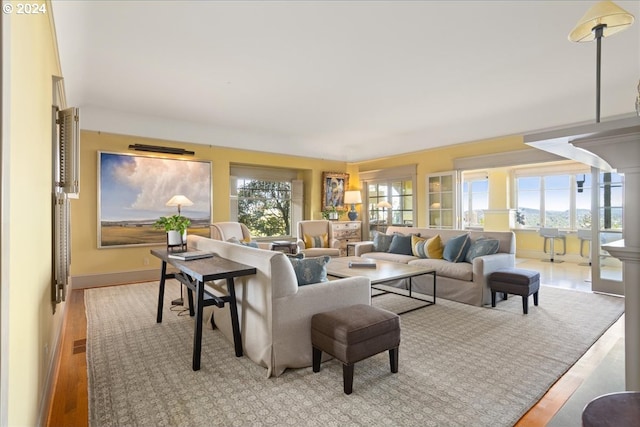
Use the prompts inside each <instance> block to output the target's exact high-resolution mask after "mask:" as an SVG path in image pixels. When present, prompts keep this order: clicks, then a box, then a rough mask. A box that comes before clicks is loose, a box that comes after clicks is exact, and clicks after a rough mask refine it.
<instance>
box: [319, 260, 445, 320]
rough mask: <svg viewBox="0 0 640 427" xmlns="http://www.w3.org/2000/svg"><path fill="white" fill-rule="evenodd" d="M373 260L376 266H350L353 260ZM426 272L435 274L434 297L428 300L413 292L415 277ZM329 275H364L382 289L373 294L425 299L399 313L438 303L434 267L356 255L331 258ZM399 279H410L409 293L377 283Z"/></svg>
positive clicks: (377, 288)
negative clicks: (383, 286) (396, 290)
mask: <svg viewBox="0 0 640 427" xmlns="http://www.w3.org/2000/svg"><path fill="white" fill-rule="evenodd" d="M362 261H373V262H375V264H376V267H375V268H372V267H349V264H350V263H351V262H362ZM424 274H431V275H433V298H432V299H431V300H427V299H424V298H420V297H417V296H415V295H414V294H413V292H412V282H413V280H412V279H413V278H414V277H417V276H422V275H424ZM327 275H328V276H333V277H339V278H345V277H354V276H364V277H368V278H369V279H370V280H371V287H372V288H373V289H376V290H378V291H380V293H379V294H376V295H373V296H374V297H375V296H379V295H384V294H387V293H391V294H396V295H401V296H403V297H407V298H412V299H415V300H419V301H423V302H424V304H422V305H420V306H418V307H415V308H412V309H410V310H406V311H403V312H401V313H398V314H404V313H408V312H410V311H414V310H418V309H421V308H424V307H428V306H430V305H433V304H435V303H436V271H435V270H434V269H432V268H426V267H419V266H415V265H409V264H401V263H398V262H391V261H382V260H368V259H366V258H360V257H356V256H348V257H338V258H331V262H329V263H328V264H327ZM398 279H409V294H406V293H403V292H395V291H393V290H392V289H390V287H385V289H380V288H379V287H375V285H384V283H385V282H390V281H392V280H398ZM421 295H422V294H421Z"/></svg>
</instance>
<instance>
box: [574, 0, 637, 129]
mask: <svg viewBox="0 0 640 427" xmlns="http://www.w3.org/2000/svg"><path fill="white" fill-rule="evenodd" d="M633 19H634V18H633V15H632V14H630V13H629V12H627V11H626V10H624V9H622V8H621V7H620V6H618V5H616V4H615V3H613V2H612V1H601V2H598V3H596V4H595V5H593V6H592V7H591V9H589V10H588V11H587V13H585V14H584V16H583V17H582V18H581V19H580V21H579V22H578V24H577V25H576V26H575V28H574V29H573V30H572V31H571V33H569V40H571V41H572V42H590V41H592V40H596V43H597V54H596V123H600V62H601V54H602V47H601V43H602V41H601V39H602V37H608V36H611V35H613V34H615V33H617V32H620V31H623V30H625V29H627V27H629V26H630V25H631V24H633Z"/></svg>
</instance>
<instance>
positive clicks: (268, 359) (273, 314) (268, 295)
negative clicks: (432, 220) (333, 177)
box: [187, 235, 371, 377]
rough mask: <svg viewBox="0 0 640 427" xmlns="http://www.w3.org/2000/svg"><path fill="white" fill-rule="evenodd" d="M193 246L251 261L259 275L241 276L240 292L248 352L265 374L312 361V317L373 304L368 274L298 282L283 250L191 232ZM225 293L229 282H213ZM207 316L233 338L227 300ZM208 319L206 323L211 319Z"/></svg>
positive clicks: (243, 331)
mask: <svg viewBox="0 0 640 427" xmlns="http://www.w3.org/2000/svg"><path fill="white" fill-rule="evenodd" d="M187 243H188V246H189V248H192V249H195V250H207V251H212V252H214V253H216V254H217V255H219V256H221V257H223V258H227V259H231V260H233V261H237V262H240V263H243V264H247V265H250V266H253V267H255V268H256V269H257V274H255V275H253V276H245V277H242V278H237V279H236V281H235V283H236V286H235V288H236V297H237V302H238V312H239V321H240V331H241V333H242V346H243V350H244V355H245V356H246V357H248V358H249V359H251V360H252V361H254V362H255V363H257V364H259V365H261V366H264V367H266V368H267V377H269V376H272V375H274V376H279V375H280V374H282V373H283V372H284V370H285V369H286V368H302V367H308V366H311V363H312V350H311V316H312V315H314V314H316V313H320V312H324V311H329V310H333V309H336V308H341V307H346V306H349V305H353V304H371V286H370V281H369V279H367V278H364V277H353V278H349V279H340V280H332V281H331V282H322V283H317V284H311V285H305V286H298V281H297V279H296V275H295V272H294V269H293V267H292V265H291V262H290V260H289V259H288V258H287V256H286V255H284V254H283V253H281V252H276V251H270V250H264V249H259V248H253V247H248V246H243V245H239V244H234V243H229V242H225V241H221V240H214V239H209V238H206V237H201V236H196V235H189V236H188V238H187ZM210 287H211V288H213V290H214V291H217V292H220V293H225V294H226V281H218V282H215V283H210ZM205 310H208V313H207V312H205V317H204V318H205V319H209V318H210V314H211V312H213V318H214V321H215V325H216V327H218V328H219V329H220V331H222V333H223V334H224V335H225V337H226V338H227V339H228V340H229V342H230V343H231V344H230V349H229V351H233V348H232V347H233V333H232V330H231V320H230V315H229V308H228V305H226V306H225V307H224V308H222V309H220V308H217V307H205ZM208 323H209V322H208V320H207V324H208Z"/></svg>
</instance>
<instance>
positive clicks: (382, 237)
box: [373, 231, 393, 252]
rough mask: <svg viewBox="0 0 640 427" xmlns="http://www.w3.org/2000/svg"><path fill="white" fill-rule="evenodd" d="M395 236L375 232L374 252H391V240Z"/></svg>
mask: <svg viewBox="0 0 640 427" xmlns="http://www.w3.org/2000/svg"><path fill="white" fill-rule="evenodd" d="M392 239H393V236H391V235H387V234H383V233H379V232H377V231H376V232H375V236H374V237H373V251H374V252H389V246H391V240H392Z"/></svg>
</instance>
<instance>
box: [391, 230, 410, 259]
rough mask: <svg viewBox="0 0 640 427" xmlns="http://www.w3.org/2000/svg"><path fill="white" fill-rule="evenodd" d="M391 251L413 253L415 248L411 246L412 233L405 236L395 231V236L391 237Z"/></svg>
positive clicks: (403, 253) (394, 252) (402, 253)
mask: <svg viewBox="0 0 640 427" xmlns="http://www.w3.org/2000/svg"><path fill="white" fill-rule="evenodd" d="M389 252H391V253H392V254H400V255H413V248H412V247H411V234H409V235H408V236H405V235H403V234H399V233H395V234H394V235H393V238H392V239H391V245H390V246H389Z"/></svg>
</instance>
